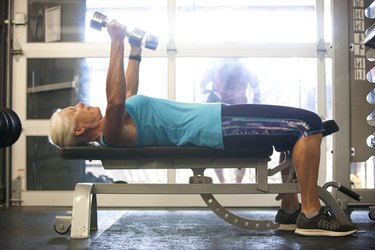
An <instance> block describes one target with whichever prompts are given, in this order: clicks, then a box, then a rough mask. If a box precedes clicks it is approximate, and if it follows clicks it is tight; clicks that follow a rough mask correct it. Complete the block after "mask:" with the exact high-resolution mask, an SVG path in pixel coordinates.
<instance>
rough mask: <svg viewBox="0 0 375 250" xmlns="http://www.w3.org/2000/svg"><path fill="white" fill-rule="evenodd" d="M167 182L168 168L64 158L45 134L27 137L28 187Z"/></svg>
mask: <svg viewBox="0 0 375 250" xmlns="http://www.w3.org/2000/svg"><path fill="white" fill-rule="evenodd" d="M114 181H127V182H136V183H142V182H152V183H166V182H167V170H165V169H153V170H104V169H103V167H102V165H101V162H100V161H85V160H63V159H61V158H60V156H59V154H58V151H57V150H56V149H55V148H54V147H53V146H52V145H51V144H50V143H49V142H48V138H47V137H46V136H28V137H27V190H74V187H75V185H76V184H77V183H79V182H114Z"/></svg>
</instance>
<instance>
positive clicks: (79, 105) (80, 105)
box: [75, 102, 84, 108]
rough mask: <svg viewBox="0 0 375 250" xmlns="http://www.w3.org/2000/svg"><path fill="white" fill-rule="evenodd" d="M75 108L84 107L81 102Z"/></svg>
mask: <svg viewBox="0 0 375 250" xmlns="http://www.w3.org/2000/svg"><path fill="white" fill-rule="evenodd" d="M75 107H76V108H83V107H84V105H83V103H82V102H80V103H78V104H77V105H76V106H75Z"/></svg>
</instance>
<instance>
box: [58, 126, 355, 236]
mask: <svg viewBox="0 0 375 250" xmlns="http://www.w3.org/2000/svg"><path fill="white" fill-rule="evenodd" d="M329 122H330V123H325V125H326V126H325V128H326V133H325V135H328V134H331V133H333V132H336V131H337V130H338V127H337V125H336V123H334V121H329ZM332 122H333V123H334V125H335V126H336V127H334V128H332V126H330V125H332ZM272 153H273V147H271V146H270V147H261V148H250V149H236V150H215V149H209V148H202V147H185V146H184V147H145V148H112V147H95V146H87V147H66V148H62V149H61V150H60V156H61V157H62V158H64V159H85V160H101V162H102V164H103V167H104V168H105V169H183V168H184V169H185V168H186V169H187V168H190V169H192V171H193V176H192V177H190V179H189V184H127V183H78V184H77V185H76V187H75V191H74V200H73V209H72V214H71V216H56V219H55V225H54V227H55V230H56V232H58V233H61V234H64V233H67V232H68V231H69V229H71V238H88V237H89V236H90V230H91V229H96V228H97V202H96V199H97V197H96V195H97V194H200V195H201V197H202V198H203V200H204V201H205V202H206V204H207V206H208V207H209V208H210V209H211V210H212V211H213V212H214V213H215V214H217V215H218V216H219V217H220V218H222V219H223V220H225V221H226V222H228V223H230V224H233V225H235V226H238V227H242V228H246V229H252V230H266V229H277V228H278V227H279V225H278V224H276V223H274V222H273V221H270V220H251V219H247V218H243V217H240V216H238V215H235V214H233V213H232V212H230V211H229V210H227V209H226V208H224V207H223V206H222V205H221V204H220V203H219V202H218V201H217V200H216V199H215V197H214V195H213V194H279V193H298V192H299V186H298V183H295V182H293V180H294V169H293V168H291V169H292V171H290V174H289V177H288V178H287V180H283V182H284V181H285V182H286V183H280V184H270V183H268V177H269V176H273V175H274V174H276V173H278V172H280V171H281V170H283V169H285V168H287V167H289V166H292V161H291V152H290V151H285V152H284V153H285V156H286V157H285V160H284V161H283V162H282V163H280V164H279V165H278V166H276V167H274V168H272V169H269V168H268V162H269V161H270V156H271V155H272ZM206 168H255V169H256V182H255V183H254V184H213V183H212V179H211V178H210V177H206V176H204V171H205V169H206ZM329 186H333V187H336V188H338V189H339V190H340V191H343V192H345V193H346V194H348V195H351V196H353V192H352V191H351V190H349V189H346V188H344V187H342V186H341V185H340V184H338V183H335V182H330V183H328V184H326V185H324V186H323V187H318V190H319V196H320V198H321V200H322V201H323V202H324V203H325V204H326V206H328V207H330V209H331V212H332V213H333V214H334V215H335V216H336V218H337V219H338V220H339V221H341V222H343V223H350V221H349V218H348V216H347V215H346V214H345V212H344V211H343V210H342V209H341V207H340V205H339V203H338V202H337V201H336V199H335V198H334V197H333V196H332V195H331V193H329V192H328V191H327V190H326V188H327V187H329ZM354 195H355V194H354Z"/></svg>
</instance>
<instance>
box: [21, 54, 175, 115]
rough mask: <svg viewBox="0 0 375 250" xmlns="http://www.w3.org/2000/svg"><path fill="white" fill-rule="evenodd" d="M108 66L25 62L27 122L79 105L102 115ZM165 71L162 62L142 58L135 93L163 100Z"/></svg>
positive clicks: (92, 61)
mask: <svg viewBox="0 0 375 250" xmlns="http://www.w3.org/2000/svg"><path fill="white" fill-rule="evenodd" d="M108 63H109V60H108V59H107V58H88V59H77V58H74V59H28V60H27V72H28V81H27V92H28V93H27V119H49V118H50V116H51V115H52V113H53V112H54V111H55V110H56V109H57V108H63V107H67V106H71V105H75V104H76V103H77V102H81V101H82V102H84V103H85V104H87V105H92V106H98V107H100V108H101V110H102V112H103V114H104V111H105V105H106V97H105V82H106V75H107V69H108ZM125 63H126V62H125ZM167 68H168V67H167V59H165V58H143V60H142V63H141V67H140V87H139V93H140V94H144V95H149V96H154V97H160V98H166V97H167Z"/></svg>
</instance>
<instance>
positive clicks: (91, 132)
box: [85, 119, 103, 142]
mask: <svg viewBox="0 0 375 250" xmlns="http://www.w3.org/2000/svg"><path fill="white" fill-rule="evenodd" d="M102 131H103V119H100V120H97V121H95V122H93V123H91V124H90V126H88V127H87V128H86V133H85V137H86V139H87V140H88V141H89V142H93V141H96V142H100V137H101V135H102Z"/></svg>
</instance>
